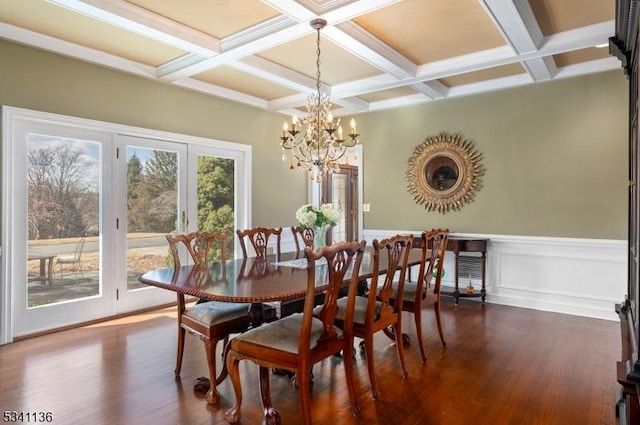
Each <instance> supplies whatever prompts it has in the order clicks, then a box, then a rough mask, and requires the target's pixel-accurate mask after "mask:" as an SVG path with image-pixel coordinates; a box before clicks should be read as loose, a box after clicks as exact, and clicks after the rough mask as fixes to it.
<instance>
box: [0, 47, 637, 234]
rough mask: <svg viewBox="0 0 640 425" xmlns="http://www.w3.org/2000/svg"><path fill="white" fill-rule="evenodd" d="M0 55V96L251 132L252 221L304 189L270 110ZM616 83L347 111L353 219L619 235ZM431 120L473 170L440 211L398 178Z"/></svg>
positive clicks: (117, 119) (601, 77)
mask: <svg viewBox="0 0 640 425" xmlns="http://www.w3.org/2000/svg"><path fill="white" fill-rule="evenodd" d="M0 57H2V63H3V65H2V68H1V69H2V71H1V74H0V75H1V76H2V78H0V104H2V105H9V106H15V107H21V108H26V109H34V110H39V111H45V112H53V113H57V114H63V115H71V116H76V117H82V118H89V119H95V120H100V121H107V122H113V123H118V124H125V125H133V126H139V127H145V128H150V129H156V130H164V131H170V132H176V133H184V134H189V135H194V136H201V137H207V138H212V139H219V140H225V141H230V142H237V143H243V144H249V145H252V146H253V182H252V184H253V197H252V202H253V224H254V225H266V226H290V225H291V224H292V223H293V221H294V217H293V215H294V212H295V210H296V209H297V208H298V207H299V205H301V204H302V203H304V202H306V199H307V194H306V190H307V179H306V177H305V176H304V175H301V174H297V173H292V172H290V171H289V170H288V169H287V165H286V164H284V163H282V161H281V152H280V149H279V146H278V142H279V139H278V135H279V134H280V132H281V126H282V120H283V117H282V116H281V115H278V114H273V113H269V112H265V111H263V110H261V109H258V108H253V107H249V106H245V105H243V104H239V103H235V102H230V101H226V100H222V99H217V98H215V97H212V96H205V95H202V94H199V93H196V92H193V91H190V90H187V89H182V88H178V87H173V86H170V85H167V84H162V83H158V82H154V81H150V80H146V79H144V78H140V77H135V76H131V75H127V74H124V73H120V72H116V71H112V70H109V69H105V68H101V67H98V66H95V65H92V64H88V63H84V62H80V61H76V60H73V59H69V58H65V57H62V56H57V55H54V54H50V53H46V52H42V51H39V50H36V49H32V48H29V47H25V46H21V45H17V44H14V43H9V42H5V41H0ZM626 87H627V80H626V79H625V77H624V76H623V74H622V70H620V71H615V72H608V73H602V74H596V75H592V76H586V77H578V78H572V79H566V80H558V81H553V82H547V83H539V84H535V85H530V86H526V87H519V88H514V89H508V90H502V91H497V92H492V93H488V94H482V95H475V96H467V97H461V98H453V99H447V100H441V101H436V102H431V103H425V104H422V105H419V106H413V107H406V108H399V109H394V110H387V111H381V112H372V113H369V114H362V115H359V116H357V117H356V118H357V120H358V130H359V132H360V133H362V136H361V140H362V143H363V145H364V186H365V188H364V200H365V202H367V203H370V204H371V212H369V213H365V216H364V228H365V229H398V230H421V229H425V228H430V227H448V228H449V229H451V230H452V231H456V232H473V233H488V234H513V235H534V236H559V237H585V238H605V239H626V228H627V224H626V199H627V191H626V188H627V134H626V126H627V124H626V121H627V89H626ZM345 118H346V119H348V118H349V117H345ZM440 131H447V132H450V133H456V132H459V133H461V134H462V135H463V136H464V137H465V138H468V139H472V140H474V141H475V143H476V148H477V149H478V150H479V151H480V152H482V154H483V155H484V160H483V165H484V167H485V168H486V170H487V172H486V175H485V176H484V178H483V182H484V185H483V188H482V189H481V190H480V191H479V192H478V194H477V196H476V199H475V201H474V202H472V203H470V204H468V205H466V206H464V208H463V209H462V210H461V211H457V212H450V213H447V214H445V215H443V214H439V213H437V212H427V211H426V210H425V209H424V208H423V207H422V206H420V205H418V204H416V203H415V202H414V201H413V197H412V196H411V195H410V194H409V193H408V191H407V189H406V186H407V183H406V181H405V178H404V173H405V170H406V166H407V160H408V158H409V157H410V156H411V154H412V153H413V149H414V148H415V146H417V145H419V144H420V143H421V142H422V141H423V140H424V138H425V137H428V136H431V135H435V134H437V133H439V132H440Z"/></svg>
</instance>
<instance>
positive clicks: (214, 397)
mask: <svg viewBox="0 0 640 425" xmlns="http://www.w3.org/2000/svg"><path fill="white" fill-rule="evenodd" d="M217 344H218V340H217V339H210V338H205V339H204V348H205V351H206V353H207V364H208V365H209V391H207V395H206V396H205V399H206V400H207V404H210V405H213V404H218V402H219V401H220V394H218V390H217V389H216V345H217Z"/></svg>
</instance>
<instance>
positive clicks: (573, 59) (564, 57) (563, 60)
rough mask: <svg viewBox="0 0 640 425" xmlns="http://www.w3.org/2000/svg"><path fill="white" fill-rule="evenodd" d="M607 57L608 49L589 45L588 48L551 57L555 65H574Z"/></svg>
mask: <svg viewBox="0 0 640 425" xmlns="http://www.w3.org/2000/svg"><path fill="white" fill-rule="evenodd" d="M608 57H609V49H605V48H597V47H590V48H588V49H582V50H574V51H572V52H567V53H562V54H560V55H554V56H553V59H554V60H555V62H556V65H557V66H560V67H562V66H568V65H575V64H577V63H584V62H589V61H592V60H597V59H605V58H608Z"/></svg>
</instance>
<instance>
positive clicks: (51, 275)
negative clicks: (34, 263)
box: [47, 257, 54, 286]
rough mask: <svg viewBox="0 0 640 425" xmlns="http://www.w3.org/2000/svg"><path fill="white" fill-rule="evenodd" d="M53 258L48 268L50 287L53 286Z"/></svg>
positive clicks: (50, 259) (50, 258)
mask: <svg viewBox="0 0 640 425" xmlns="http://www.w3.org/2000/svg"><path fill="white" fill-rule="evenodd" d="M53 258H54V257H49V266H48V267H47V280H48V281H49V286H52V285H53Z"/></svg>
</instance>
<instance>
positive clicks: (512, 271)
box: [364, 229, 627, 320]
mask: <svg viewBox="0 0 640 425" xmlns="http://www.w3.org/2000/svg"><path fill="white" fill-rule="evenodd" d="M396 233H414V234H418V233H416V232H413V231H395V230H394V231H388V230H370V229H366V230H364V237H365V239H366V240H367V242H369V243H371V242H372V241H373V239H375V238H378V239H381V238H385V237H389V236H391V235H394V234H396ZM452 235H455V236H461V237H482V238H488V239H489V243H488V253H487V275H486V288H487V298H486V302H488V303H496V304H505V305H510V306H515V307H523V308H532V309H537V310H545V311H553V312H557V313H564V314H573V315H578V316H587V317H593V318H599V319H606V320H618V316H617V315H616V313H615V304H617V303H620V302H622V301H624V298H625V293H626V288H627V254H626V253H627V241H626V240H604V239H576V238H551V237H533V236H509V235H485V234H469V233H455V234H452ZM453 276H454V273H453V253H451V252H449V253H448V254H447V256H446V257H445V276H444V278H443V284H445V285H447V286H450V285H453ZM467 284H468V278H466V279H463V277H460V283H459V286H460V289H461V290H462V291H464V288H465V287H466V286H467ZM472 284H473V286H474V288H475V290H476V291H479V290H480V282H479V281H476V280H473V281H472ZM460 302H480V299H479V298H465V299H461V301H460Z"/></svg>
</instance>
